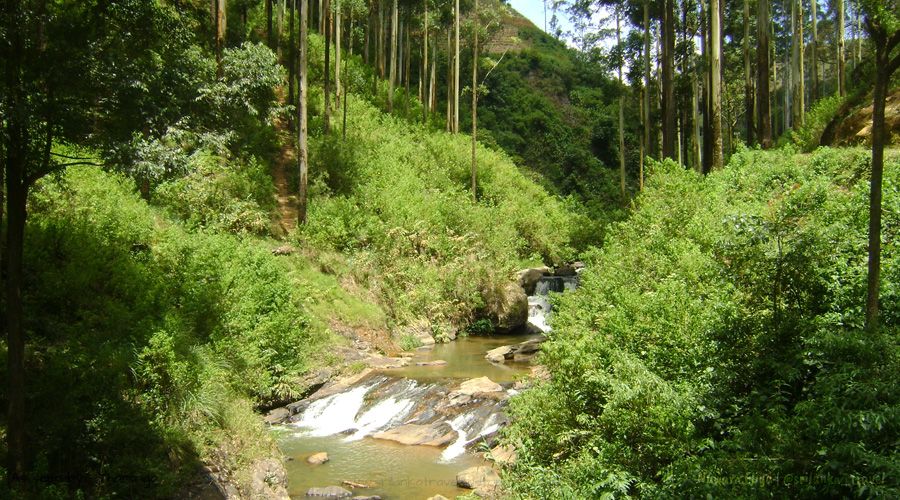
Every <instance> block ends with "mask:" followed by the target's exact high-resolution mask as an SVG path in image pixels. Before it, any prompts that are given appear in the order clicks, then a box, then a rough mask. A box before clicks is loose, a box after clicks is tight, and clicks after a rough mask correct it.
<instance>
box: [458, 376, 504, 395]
mask: <svg viewBox="0 0 900 500" xmlns="http://www.w3.org/2000/svg"><path fill="white" fill-rule="evenodd" d="M454 392H457V393H459V394H466V395H469V396H473V395H475V394H478V393H481V392H503V387H502V386H501V385H500V384H498V383H497V382H494V381H493V380H491V379H489V378H487V377H478V378H473V379H469V380H466V381H465V382H463V383H462V384H460V386H459V389H457V390H455V391H454Z"/></svg>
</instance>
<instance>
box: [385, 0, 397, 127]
mask: <svg viewBox="0 0 900 500" xmlns="http://www.w3.org/2000/svg"><path fill="white" fill-rule="evenodd" d="M398 21H399V15H398V10H397V0H394V4H393V8H392V10H391V70H390V75H389V76H388V96H387V110H388V113H392V112H393V111H394V84H395V83H396V82H397V52H398V51H397V24H398Z"/></svg>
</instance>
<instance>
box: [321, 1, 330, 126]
mask: <svg viewBox="0 0 900 500" xmlns="http://www.w3.org/2000/svg"><path fill="white" fill-rule="evenodd" d="M323 4H324V5H323V6H322V8H323V9H324V11H323V12H322V19H324V21H325V24H324V27H323V29H324V33H325V66H324V70H325V83H324V89H323V90H324V91H323V94H324V98H325V116H324V118H325V134H330V133H331V2H330V0H324V2H323Z"/></svg>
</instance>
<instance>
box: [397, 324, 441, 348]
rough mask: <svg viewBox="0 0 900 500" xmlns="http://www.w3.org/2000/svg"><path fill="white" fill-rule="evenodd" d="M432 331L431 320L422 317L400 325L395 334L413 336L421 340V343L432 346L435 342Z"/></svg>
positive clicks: (399, 336)
mask: <svg viewBox="0 0 900 500" xmlns="http://www.w3.org/2000/svg"><path fill="white" fill-rule="evenodd" d="M431 332H432V328H431V322H430V321H428V320H427V319H420V320H417V321H414V322H412V323H410V324H408V325H406V326H402V327H400V329H399V330H397V331H396V332H395V333H394V336H395V337H397V338H403V337H407V336H412V337H415V338H416V340H418V341H419V344H421V345H423V346H430V345H434V343H435V341H434V336H432V334H431Z"/></svg>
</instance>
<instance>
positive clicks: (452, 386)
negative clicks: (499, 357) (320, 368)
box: [272, 277, 576, 499]
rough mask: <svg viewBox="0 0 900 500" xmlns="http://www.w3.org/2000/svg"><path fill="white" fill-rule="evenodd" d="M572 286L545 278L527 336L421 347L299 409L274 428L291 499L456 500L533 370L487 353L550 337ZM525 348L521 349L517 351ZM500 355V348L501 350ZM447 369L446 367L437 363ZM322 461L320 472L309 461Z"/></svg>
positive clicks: (521, 360) (532, 301) (525, 361)
mask: <svg viewBox="0 0 900 500" xmlns="http://www.w3.org/2000/svg"><path fill="white" fill-rule="evenodd" d="M575 280H576V279H575V278H574V277H573V278H569V279H567V280H561V279H559V278H558V277H545V278H543V279H541V280H540V282H538V285H537V287H536V291H535V296H532V297H529V328H528V332H531V333H522V334H518V335H492V336H477V337H476V336H469V337H461V338H458V339H457V340H455V341H453V342H450V343H446V344H437V345H435V346H433V347H429V348H420V349H417V350H416V351H414V352H413V353H412V356H411V357H408V358H407V360H405V361H404V362H405V363H406V365H405V366H402V367H396V368H387V369H378V370H373V371H371V372H367V373H364V374H361V376H359V377H357V379H354V380H351V381H349V382H347V383H345V384H339V385H338V386H330V387H326V388H325V389H323V390H320V391H318V392H317V393H315V394H313V395H312V396H311V397H310V398H307V399H306V400H304V401H301V402H299V403H296V404H295V405H296V406H295V407H294V408H293V409H292V410H291V413H292V416H291V418H290V419H289V420H288V422H287V423H284V424H281V425H276V426H273V427H272V432H273V433H274V435H275V436H276V439H277V442H278V444H279V448H280V449H281V451H282V453H283V454H284V456H285V459H286V462H285V467H286V469H287V474H288V491H289V494H290V496H291V498H306V494H307V491H308V490H309V489H310V488H315V487H320V488H321V487H328V486H342V487H343V488H345V489H348V490H350V489H351V488H350V486H349V485H348V483H347V482H349V483H351V484H360V485H366V486H367V487H366V488H357V489H354V490H352V491H353V494H354V495H362V496H375V495H377V496H380V497H382V498H385V499H390V498H402V499H407V498H409V499H426V498H428V497H431V496H433V495H438V494H440V495H444V496H446V497H448V498H454V497H456V496H457V495H464V494H466V493H469V492H470V491H471V490H466V489H462V488H459V487H457V484H456V475H457V474H458V473H459V472H461V471H463V470H465V469H468V468H470V467H474V466H479V465H490V462H488V461H487V460H486V459H485V458H483V454H482V453H481V452H483V451H487V450H488V449H489V445H491V444H492V443H493V442H494V437H495V435H496V434H497V431H499V430H500V428H501V427H502V426H503V425H505V424H506V423H507V422H508V417H507V415H506V412H505V407H506V403H507V401H506V400H507V399H508V398H509V397H510V396H512V395H514V394H516V393H517V392H518V391H517V389H516V388H515V387H514V386H515V383H516V381H517V380H519V379H522V378H524V377H526V376H527V375H529V374H530V373H531V370H532V364H531V362H530V358H531V356H532V355H533V350H531V351H532V352H529V353H526V354H524V355H521V357H520V355H519V354H516V355H515V361H514V360H513V355H512V353H510V354H509V355H508V360H507V361H505V362H503V363H496V362H490V361H488V360H487V359H485V354H486V353H487V352H488V351H491V350H493V349H497V348H503V346H510V345H520V344H521V345H527V346H531V345H535V346H536V345H539V343H540V341H542V339H543V335H542V334H541V331H544V332H546V331H548V330H549V327H548V326H547V324H546V316H547V314H548V313H549V310H550V303H549V301H548V294H549V293H550V292H563V291H566V290H569V289H574V286H575ZM523 342H525V344H522V343H523ZM501 350H502V349H501ZM442 362H445V363H442ZM319 452H327V453H328V457H329V460H328V461H327V462H325V463H324V464H319V465H313V464H310V463H307V460H306V459H307V458H308V457H310V456H311V455H313V454H315V453H319Z"/></svg>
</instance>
